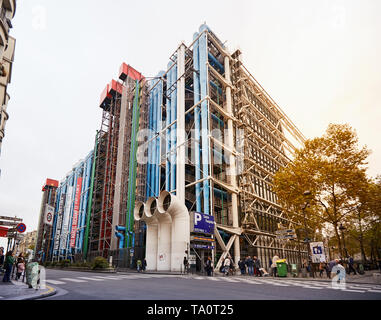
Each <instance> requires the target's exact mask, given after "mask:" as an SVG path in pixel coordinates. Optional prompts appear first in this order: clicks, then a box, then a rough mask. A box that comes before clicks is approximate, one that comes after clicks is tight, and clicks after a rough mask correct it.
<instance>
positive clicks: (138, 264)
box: [136, 259, 142, 272]
mask: <svg viewBox="0 0 381 320" xmlns="http://www.w3.org/2000/svg"><path fill="white" fill-rule="evenodd" d="M136 264H137V267H138V272H140V271H142V261H141V260H140V259H139V260H138V262H137V263H136Z"/></svg>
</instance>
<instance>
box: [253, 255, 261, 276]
mask: <svg viewBox="0 0 381 320" xmlns="http://www.w3.org/2000/svg"><path fill="white" fill-rule="evenodd" d="M261 268H262V266H261V260H260V259H259V258H258V257H255V256H254V274H255V276H256V277H262V273H261V270H260V269H261Z"/></svg>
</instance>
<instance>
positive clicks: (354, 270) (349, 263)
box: [348, 257, 357, 275]
mask: <svg viewBox="0 0 381 320" xmlns="http://www.w3.org/2000/svg"><path fill="white" fill-rule="evenodd" d="M354 264H355V262H354V260H353V258H352V257H349V259H348V274H351V272H352V271H353V273H354V274H355V275H356V274H357V272H356V269H355V267H354Z"/></svg>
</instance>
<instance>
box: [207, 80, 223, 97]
mask: <svg viewBox="0 0 381 320" xmlns="http://www.w3.org/2000/svg"><path fill="white" fill-rule="evenodd" d="M209 83H210V84H211V86H212V87H213V88H215V89H216V90H217V92H218V94H219V95H220V96H222V89H221V88H220V87H219V86H218V85H217V84H215V83H214V82H213V81H212V80H210V81H209Z"/></svg>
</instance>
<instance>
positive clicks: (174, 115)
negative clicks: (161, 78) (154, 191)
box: [170, 65, 177, 191]
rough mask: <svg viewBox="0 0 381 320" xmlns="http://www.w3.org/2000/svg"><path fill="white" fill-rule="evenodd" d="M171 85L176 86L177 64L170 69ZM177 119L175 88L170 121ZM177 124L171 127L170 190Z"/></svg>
mask: <svg viewBox="0 0 381 320" xmlns="http://www.w3.org/2000/svg"><path fill="white" fill-rule="evenodd" d="M171 77H172V85H174V84H175V87H177V83H176V82H177V65H176V66H174V67H173V68H172V69H171ZM176 120H177V89H176V90H174V91H173V92H172V94H171V123H173V122H175V121H176ZM176 140H177V124H174V125H173V126H172V129H171V190H170V191H173V190H176V158H177V157H176V146H177V141H176Z"/></svg>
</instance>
